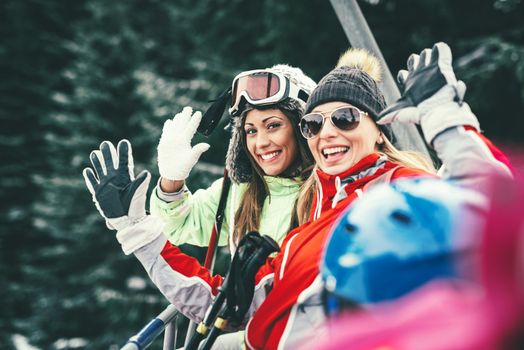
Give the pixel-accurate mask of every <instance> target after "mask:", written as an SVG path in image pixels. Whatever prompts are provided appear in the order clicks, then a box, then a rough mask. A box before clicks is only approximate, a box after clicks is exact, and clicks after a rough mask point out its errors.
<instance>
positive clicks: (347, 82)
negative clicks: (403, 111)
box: [306, 66, 393, 141]
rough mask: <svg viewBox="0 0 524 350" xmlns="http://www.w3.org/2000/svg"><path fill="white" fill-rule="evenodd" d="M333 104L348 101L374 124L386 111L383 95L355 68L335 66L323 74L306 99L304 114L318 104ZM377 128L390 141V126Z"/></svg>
mask: <svg viewBox="0 0 524 350" xmlns="http://www.w3.org/2000/svg"><path fill="white" fill-rule="evenodd" d="M335 101H341V102H347V103H350V104H352V105H353V106H355V107H357V108H359V109H361V110H362V111H364V112H368V113H369V115H370V116H371V117H372V118H373V120H374V121H375V122H376V121H377V120H378V115H379V114H380V112H381V111H382V110H383V109H384V108H386V100H385V99H384V94H382V91H380V89H379V87H378V84H377V83H376V81H375V80H374V79H373V78H371V77H370V76H369V75H368V74H367V73H366V72H364V71H362V70H361V69H359V68H355V67H347V66H342V67H337V68H335V69H333V70H332V71H331V72H329V73H328V74H327V75H325V76H324V77H323V78H322V80H320V82H319V83H318V85H317V87H316V88H315V90H313V93H312V94H311V96H310V97H309V99H308V101H307V105H306V113H310V112H311V111H312V110H313V109H314V108H315V107H316V106H318V105H320V104H323V103H327V102H335ZM377 126H378V127H379V129H380V131H382V132H383V133H384V134H385V135H386V137H387V138H388V140H390V141H393V140H392V137H393V134H392V133H391V129H390V128H389V127H387V126H383V125H378V124H377Z"/></svg>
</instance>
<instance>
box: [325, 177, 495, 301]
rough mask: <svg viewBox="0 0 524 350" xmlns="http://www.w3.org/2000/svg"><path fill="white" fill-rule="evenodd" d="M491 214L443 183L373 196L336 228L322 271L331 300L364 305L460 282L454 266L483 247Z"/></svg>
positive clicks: (415, 183)
mask: <svg viewBox="0 0 524 350" xmlns="http://www.w3.org/2000/svg"><path fill="white" fill-rule="evenodd" d="M485 208H486V200H485V199H484V197H482V196H481V195H480V194H478V193H477V192H473V191H470V190H466V189H462V188H459V187H457V186H454V185H452V184H450V183H446V182H444V181H441V180H438V179H427V178H426V179H410V180H400V181H397V182H395V183H392V184H389V185H377V186H376V187H373V188H371V189H370V190H369V191H368V192H366V193H365V195H364V196H363V197H362V198H361V199H359V200H357V201H356V202H354V203H353V204H352V205H351V206H350V207H349V208H348V209H347V210H346V211H345V212H344V213H343V214H342V215H341V217H340V218H339V220H338V221H337V223H336V224H335V225H334V226H333V229H332V231H331V235H330V238H329V239H328V242H327V244H326V247H325V250H324V255H323V259H322V263H321V268H320V270H321V275H322V278H323V280H324V282H325V287H326V290H327V292H328V294H329V295H334V296H336V297H338V298H342V300H345V301H349V302H350V303H353V304H358V305H365V304H370V303H376V302H380V301H387V300H392V299H395V298H398V297H400V296H402V295H404V294H406V293H408V292H410V291H412V290H413V289H415V288H417V287H419V286H421V285H423V284H424V283H426V282H428V281H429V280H432V279H436V278H450V277H455V276H457V269H456V264H455V262H456V261H457V258H458V257H463V256H468V255H470V254H467V253H469V252H471V251H472V248H473V247H474V246H475V245H476V243H477V242H478V241H479V239H478V238H479V236H480V233H481V232H482V231H481V229H482V225H483V223H484V221H483V220H481V217H482V214H483V213H484V209H485ZM469 260H471V259H469ZM466 261H468V259H466ZM328 302H329V300H328ZM327 307H328V311H329V305H327Z"/></svg>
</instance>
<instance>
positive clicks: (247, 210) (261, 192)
mask: <svg viewBox="0 0 524 350" xmlns="http://www.w3.org/2000/svg"><path fill="white" fill-rule="evenodd" d="M269 108H278V109H279V110H280V111H281V112H282V113H283V114H284V115H285V116H286V117H287V118H288V120H289V121H290V122H291V124H292V125H293V135H294V137H295V140H296V141H297V149H298V154H297V157H296V159H295V161H294V162H293V164H292V165H291V166H290V168H291V169H290V170H291V171H286V172H285V174H280V175H278V176H279V177H289V178H297V177H298V178H299V179H300V181H303V180H304V179H306V178H308V177H309V174H310V173H311V170H312V168H313V156H312V155H311V151H310V150H309V147H308V146H307V142H306V140H305V139H304V138H303V137H302V135H300V131H299V130H298V121H299V119H300V117H301V114H300V113H299V112H298V111H296V110H289V109H286V108H282V107H280V106H278V105H276V106H275V105H272V106H268V107H262V108H261V107H257V109H269ZM252 109H253V108H247V109H246V110H244V111H243V112H242V114H241V116H240V117H241V118H242V126H241V128H240V130H241V133H242V137H241V138H240V139H241V145H242V150H243V151H244V152H246V154H247V156H248V159H249V162H250V163H251V174H252V179H253V180H252V181H251V182H250V183H249V184H248V185H247V189H246V191H245V192H244V194H243V196H242V199H241V201H240V206H239V207H238V210H237V212H236V213H235V227H234V231H233V241H234V242H239V241H240V239H241V238H242V237H243V236H244V235H245V234H246V233H247V232H249V231H253V230H258V229H259V227H260V216H261V213H262V207H263V206H264V201H265V199H266V197H268V196H270V193H269V189H268V186H267V183H266V181H265V180H264V175H265V174H264V171H263V170H262V169H261V168H260V166H259V165H258V164H257V162H256V161H255V160H254V159H253V157H252V156H251V154H250V153H249V151H248V149H247V143H246V134H245V129H244V125H245V121H246V115H247V112H249V111H250V110H252ZM298 223H299V216H298V215H297V203H296V202H295V203H294V207H293V211H292V214H291V219H290V223H289V228H288V231H291V230H292V229H293V228H295V227H296V226H298Z"/></svg>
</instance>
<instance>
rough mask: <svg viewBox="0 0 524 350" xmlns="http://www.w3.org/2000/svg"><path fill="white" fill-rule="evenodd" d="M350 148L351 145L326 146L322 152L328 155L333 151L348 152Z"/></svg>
mask: <svg viewBox="0 0 524 350" xmlns="http://www.w3.org/2000/svg"><path fill="white" fill-rule="evenodd" d="M348 149H349V147H332V148H324V149H323V150H322V154H323V155H325V156H327V155H330V154H333V153H339V152H346V151H347V150H348Z"/></svg>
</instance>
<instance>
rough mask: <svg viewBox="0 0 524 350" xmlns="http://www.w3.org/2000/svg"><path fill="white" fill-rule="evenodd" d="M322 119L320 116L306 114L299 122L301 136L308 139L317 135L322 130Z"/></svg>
mask: <svg viewBox="0 0 524 350" xmlns="http://www.w3.org/2000/svg"><path fill="white" fill-rule="evenodd" d="M323 121H324V118H323V117H322V115H321V114H308V115H305V116H304V117H303V118H302V119H301V120H300V131H301V132H302V135H303V136H304V137H305V138H307V139H309V138H312V137H313V136H315V135H317V134H318V133H319V132H320V129H322V123H323Z"/></svg>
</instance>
